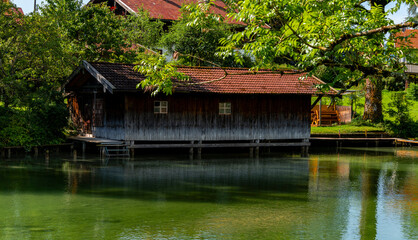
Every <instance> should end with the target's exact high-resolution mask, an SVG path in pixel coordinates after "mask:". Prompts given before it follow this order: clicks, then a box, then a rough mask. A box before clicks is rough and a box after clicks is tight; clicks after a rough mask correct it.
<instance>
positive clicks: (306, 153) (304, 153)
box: [301, 138, 309, 157]
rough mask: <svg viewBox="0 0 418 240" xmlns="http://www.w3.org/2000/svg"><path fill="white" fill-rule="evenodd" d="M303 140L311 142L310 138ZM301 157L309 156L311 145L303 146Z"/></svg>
mask: <svg viewBox="0 0 418 240" xmlns="http://www.w3.org/2000/svg"><path fill="white" fill-rule="evenodd" d="M302 142H309V139H308V138H307V139H303V140H302ZM301 157H309V147H308V146H303V147H302V153H301Z"/></svg>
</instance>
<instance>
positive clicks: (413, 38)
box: [395, 29, 418, 49]
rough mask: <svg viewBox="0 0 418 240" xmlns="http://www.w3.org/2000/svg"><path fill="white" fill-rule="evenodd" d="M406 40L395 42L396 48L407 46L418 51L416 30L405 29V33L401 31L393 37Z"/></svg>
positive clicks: (417, 33) (417, 31)
mask: <svg viewBox="0 0 418 240" xmlns="http://www.w3.org/2000/svg"><path fill="white" fill-rule="evenodd" d="M408 36H410V37H409V38H408V39H407V40H400V39H398V40H397V41H396V46H397V47H400V46H407V47H410V48H415V49H418V30H415V29H406V30H405V31H401V32H399V33H397V34H395V37H408Z"/></svg>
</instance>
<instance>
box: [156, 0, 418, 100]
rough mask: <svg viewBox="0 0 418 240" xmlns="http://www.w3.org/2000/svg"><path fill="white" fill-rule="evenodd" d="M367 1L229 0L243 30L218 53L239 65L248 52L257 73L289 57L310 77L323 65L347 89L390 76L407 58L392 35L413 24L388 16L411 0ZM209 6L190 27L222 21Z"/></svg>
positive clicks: (225, 40)
mask: <svg viewBox="0 0 418 240" xmlns="http://www.w3.org/2000/svg"><path fill="white" fill-rule="evenodd" d="M367 2H368V1H364V0H349V1H347V0H333V1H317V0H302V1H299V0H298V1H294V0H269V1H261V0H227V1H225V3H226V4H227V6H228V9H229V15H228V17H229V18H231V19H232V20H233V21H236V22H241V23H244V24H245V29H244V30H243V31H240V32H233V33H232V34H229V35H228V36H227V37H225V38H223V39H222V40H221V41H220V43H221V45H222V47H221V48H220V49H219V51H218V53H217V54H218V55H219V56H222V57H224V58H227V57H230V56H234V59H235V61H236V62H238V63H242V61H243V56H247V55H248V54H249V55H251V56H253V57H254V58H255V59H257V61H256V66H255V69H257V68H261V67H265V66H269V65H270V64H271V63H272V62H273V61H274V59H277V58H283V59H287V60H288V62H290V63H293V64H294V65H295V67H297V68H298V69H300V70H302V71H306V72H308V73H312V72H313V71H315V69H316V68H317V67H318V66H321V65H324V66H327V67H332V68H338V71H336V72H337V78H338V79H341V80H342V81H343V83H344V85H345V86H346V87H349V86H351V85H352V84H355V83H356V82H358V81H359V80H361V79H364V78H365V77H366V76H370V75H374V76H376V75H380V76H389V75H390V73H392V72H399V71H401V70H402V69H403V65H401V64H400V63H399V59H400V58H402V57H404V56H405V55H404V51H402V49H400V48H396V47H395V45H394V43H395V41H396V39H395V38H394V37H393V34H392V33H395V32H397V31H399V29H401V28H403V27H415V26H416V25H417V24H416V23H415V22H407V23H403V24H397V25H396V24H394V23H393V21H392V20H391V19H389V18H388V14H389V13H394V12H396V11H397V10H398V9H399V7H400V4H401V3H402V2H407V3H409V2H412V1H401V0H395V1H393V2H395V5H394V7H392V8H390V9H386V11H383V9H382V6H385V5H386V4H384V5H381V4H380V5H379V4H378V2H375V1H371V2H369V4H367ZM386 2H388V1H385V3H386ZM213 3H214V1H208V2H207V3H200V4H201V6H203V7H200V8H195V9H194V13H192V14H191V16H193V17H194V18H192V19H191V20H190V21H189V23H188V25H189V26H193V27H199V26H201V23H202V22H204V21H201V20H200V19H199V18H202V17H203V18H211V19H214V18H216V17H219V18H220V16H216V15H215V16H214V14H212V13H210V12H208V11H205V10H207V9H209V7H210V6H211V5H213ZM387 33H389V34H387ZM238 49H241V51H237V50H238ZM160 69H161V67H160ZM148 77H155V75H154V76H151V75H148ZM169 79H170V78H165V79H164V80H163V79H161V80H160V81H159V82H158V81H153V82H152V84H154V86H162V85H165V86H169V85H170V84H167V83H163V82H164V81H170V80H169ZM155 84H156V85H155ZM160 89H162V90H163V91H164V92H166V93H167V92H169V91H165V90H164V88H160Z"/></svg>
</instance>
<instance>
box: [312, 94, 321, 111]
mask: <svg viewBox="0 0 418 240" xmlns="http://www.w3.org/2000/svg"><path fill="white" fill-rule="evenodd" d="M323 96H324V95H319V96H318V97H317V98H316V100H315V102H314V103H312V105H311V110H312V109H313V108H314V107H315V106H316V104H317V103H318V102H319V100H321V99H322V97H323Z"/></svg>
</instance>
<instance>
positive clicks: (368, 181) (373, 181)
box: [360, 167, 379, 240]
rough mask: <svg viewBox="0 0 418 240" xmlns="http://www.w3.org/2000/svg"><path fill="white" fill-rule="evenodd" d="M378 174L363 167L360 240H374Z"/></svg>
mask: <svg viewBox="0 0 418 240" xmlns="http://www.w3.org/2000/svg"><path fill="white" fill-rule="evenodd" d="M378 180H379V174H378V172H377V171H376V170H374V169H369V168H367V167H364V168H363V169H362V172H361V213H360V214H361V215H360V237H361V239H367V240H368V239H375V238H376V232H377V231H376V227H377V226H376V224H377V221H376V219H377V218H376V215H377V209H376V207H377V200H376V195H377V183H378Z"/></svg>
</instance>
